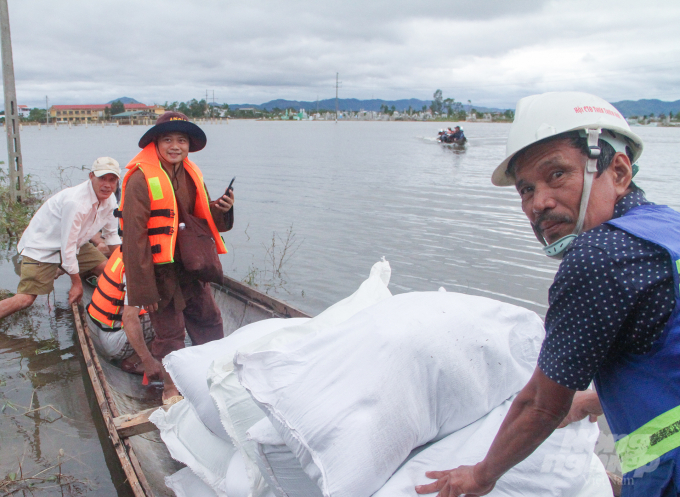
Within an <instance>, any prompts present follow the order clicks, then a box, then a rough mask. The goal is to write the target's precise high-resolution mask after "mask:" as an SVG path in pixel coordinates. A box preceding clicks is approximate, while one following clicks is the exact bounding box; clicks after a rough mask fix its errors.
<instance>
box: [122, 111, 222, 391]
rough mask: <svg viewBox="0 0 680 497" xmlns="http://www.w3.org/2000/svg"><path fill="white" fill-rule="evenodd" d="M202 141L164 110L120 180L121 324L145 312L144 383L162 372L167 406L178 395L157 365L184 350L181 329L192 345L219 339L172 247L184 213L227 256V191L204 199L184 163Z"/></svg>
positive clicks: (208, 298)
mask: <svg viewBox="0 0 680 497" xmlns="http://www.w3.org/2000/svg"><path fill="white" fill-rule="evenodd" d="M206 142H207V139H206V136H205V133H204V132H203V130H202V129H201V128H199V127H198V126H197V125H195V124H194V123H192V122H190V121H189V119H188V118H187V117H186V116H185V115H184V114H182V113H179V112H166V113H165V114H163V115H162V116H160V117H159V118H158V120H157V121H156V125H155V126H153V127H152V128H150V129H149V130H148V131H147V132H146V133H145V134H144V136H142V138H141V139H140V140H139V147H140V148H141V149H142V151H141V152H140V153H139V154H137V156H136V157H135V158H133V159H132V160H131V161H130V163H129V164H128V165H127V168H128V170H129V171H128V173H127V174H126V175H125V178H124V180H123V188H122V198H121V204H120V210H121V211H122V214H120V213H119V214H118V215H119V216H121V217H122V219H121V227H122V228H123V262H124V265H125V271H126V275H127V298H128V304H129V305H127V306H126V307H125V310H124V311H123V321H124V322H125V321H127V319H126V318H136V317H137V315H138V314H139V310H140V308H144V309H146V310H147V311H149V317H150V318H151V323H152V325H153V327H154V331H155V334H156V337H155V339H154V340H153V342H152V343H151V349H150V350H147V349H146V345H145V344H143V341H142V344H143V346H142V349H144V350H142V354H140V360H141V362H142V363H143V366H144V369H145V370H146V371H147V374H148V373H149V372H150V371H153V374H152V375H151V376H152V378H151V379H155V378H157V377H158V376H159V375H161V374H162V376H163V380H164V392H163V402H164V403H166V404H168V403H173V402H176V401H177V400H180V399H181V397H180V396H179V392H178V391H177V389H176V388H175V386H174V385H173V383H172V380H171V379H170V377H169V375H168V374H167V373H166V372H165V371H164V370H162V368H161V366H160V364H159V361H160V360H161V359H162V358H163V357H165V356H166V355H167V354H169V353H170V352H172V351H173V350H179V349H181V348H183V347H184V336H185V328H186V331H187V332H188V333H189V336H190V337H191V341H192V342H193V343H194V344H202V343H206V342H209V341H211V340H217V339H219V338H223V337H224V331H223V327H222V316H221V313H220V310H219V308H218V307H217V304H216V303H215V300H214V298H213V296H212V293H211V291H210V286H209V284H208V283H205V282H202V281H199V280H198V279H196V278H195V277H194V276H192V275H190V274H188V273H187V272H186V271H185V270H184V266H183V265H182V254H181V253H180V251H179V250H178V247H179V245H178V244H177V243H176V242H177V233H178V231H179V229H181V228H182V227H183V224H181V223H184V221H186V219H183V218H182V216H183V215H190V216H195V217H197V218H199V221H200V222H203V223H206V225H207V226H208V227H209V229H210V232H211V237H212V239H213V240H214V243H215V249H216V251H217V253H220V254H223V253H226V251H227V250H226V247H225V245H224V241H223V240H222V237H221V236H220V234H219V232H221V231H227V230H229V229H231V228H232V226H233V222H234V216H233V212H234V211H233V208H232V206H233V202H234V194H233V191H231V190H230V191H229V195H224V196H222V197H220V198H218V199H217V200H216V201H211V200H210V198H209V196H208V191H207V189H206V186H205V183H204V182H203V175H202V173H201V171H200V169H199V168H198V166H196V164H194V163H193V162H192V161H190V160H189V159H188V158H187V156H188V154H189V152H197V151H199V150H202V149H203V148H204V147H205V145H206ZM182 213H185V214H182ZM185 256H186V254H185ZM126 313H128V314H129V316H126ZM138 353H139V352H138ZM142 356H143V357H142Z"/></svg>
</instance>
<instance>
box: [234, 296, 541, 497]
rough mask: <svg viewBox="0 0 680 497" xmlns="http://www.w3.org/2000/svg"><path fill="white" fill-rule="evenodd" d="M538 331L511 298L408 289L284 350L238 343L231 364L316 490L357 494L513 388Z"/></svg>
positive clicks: (338, 495)
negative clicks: (251, 348)
mask: <svg viewBox="0 0 680 497" xmlns="http://www.w3.org/2000/svg"><path fill="white" fill-rule="evenodd" d="M544 333H545V332H544V329H543V323H542V321H541V319H540V318H539V317H538V316H537V315H536V314H535V313H533V312H531V311H528V310H526V309H522V308H520V307H516V306H513V305H510V304H505V303H501V302H498V301H494V300H490V299H486V298H482V297H473V296H469V295H462V294H456V293H445V292H421V293H407V294H402V295H397V296H394V297H392V298H390V299H386V300H384V301H382V302H380V303H378V304H376V305H374V306H372V307H370V308H368V309H366V310H364V311H362V312H360V313H358V314H357V315H355V316H354V317H353V318H352V319H349V320H347V321H345V322H344V323H342V324H340V325H338V326H335V327H334V328H332V329H326V330H324V332H323V333H316V334H314V335H312V336H309V337H307V339H305V340H301V341H298V342H296V343H294V344H291V345H289V346H288V347H287V348H286V349H282V350H265V351H258V352H250V353H248V352H246V351H243V350H240V351H239V352H238V353H237V354H236V356H235V358H234V365H235V368H236V372H237V373H238V376H239V380H240V382H241V384H242V385H243V386H244V387H245V388H247V389H248V390H249V391H250V393H251V394H252V396H253V398H254V399H255V400H256V401H257V402H258V403H260V404H261V405H262V406H263V407H264V408H265V409H266V411H267V416H268V417H269V418H270V420H271V421H272V423H273V425H274V426H275V428H276V430H277V431H278V432H279V434H280V435H281V437H282V438H283V439H284V441H285V443H286V445H287V446H288V447H289V448H290V449H291V450H292V451H293V453H294V454H295V457H296V458H297V459H298V460H299V461H300V463H301V465H302V468H303V469H304V471H305V472H306V473H307V474H308V475H309V476H310V478H311V479H312V480H313V481H314V482H315V483H316V484H317V485H318V486H319V488H321V490H322V492H323V495H324V496H326V497H330V496H333V497H345V496H347V497H361V496H368V495H371V494H372V493H374V492H376V491H377V490H378V489H379V488H380V487H381V486H382V485H384V483H385V482H386V481H387V479H388V478H389V477H390V476H391V475H392V473H393V472H394V471H395V470H396V469H397V468H398V467H399V465H400V464H401V463H402V462H403V461H404V459H406V457H407V456H408V455H409V453H410V452H411V451H412V450H413V449H414V448H416V447H419V446H421V445H423V444H425V443H427V442H430V441H432V440H438V439H441V438H443V437H445V436H446V435H449V434H450V433H452V432H454V431H456V430H458V429H460V428H462V427H464V426H466V425H468V424H470V423H472V422H474V421H476V420H477V419H479V418H481V417H482V416H484V415H486V414H487V413H489V412H490V411H491V410H492V409H494V408H495V407H497V406H499V405H500V404H501V403H502V402H503V401H505V400H506V399H507V398H509V397H510V396H511V395H513V394H515V393H516V392H518V391H519V390H520V389H521V388H522V387H523V386H524V385H525V384H526V382H527V381H528V380H529V378H530V376H531V374H532V372H533V370H534V367H535V365H536V360H537V358H538V353H539V351H540V346H541V343H542V341H543V337H544ZM227 431H229V429H227Z"/></svg>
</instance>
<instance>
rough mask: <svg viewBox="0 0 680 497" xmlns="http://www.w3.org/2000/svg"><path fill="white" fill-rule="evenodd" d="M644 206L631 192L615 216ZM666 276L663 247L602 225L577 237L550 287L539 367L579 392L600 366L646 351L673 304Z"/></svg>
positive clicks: (668, 266)
mask: <svg viewBox="0 0 680 497" xmlns="http://www.w3.org/2000/svg"><path fill="white" fill-rule="evenodd" d="M650 203H651V202H648V201H647V200H646V199H645V196H644V193H643V192H642V191H640V190H638V191H634V192H632V193H629V194H628V195H626V196H625V197H624V198H623V199H621V200H620V201H619V202H618V203H617V204H616V207H615V209H614V216H613V217H614V218H617V217H620V216H622V215H623V214H625V213H626V212H628V211H629V210H630V209H632V208H633V207H636V206H638V205H643V204H650ZM672 271H673V267H672V265H671V258H670V256H669V255H668V252H666V250H665V249H663V248H661V247H660V246H658V245H655V244H653V243H650V242H648V241H646V240H642V239H640V238H636V237H634V236H633V235H630V234H629V233H627V232H625V231H623V230H620V229H618V228H615V227H613V226H610V225H608V224H602V225H600V226H598V227H596V228H593V229H591V230H589V231H586V232H585V233H582V234H581V235H580V236H579V237H578V238H576V239H575V240H574V241H573V242H572V244H571V246H570V247H569V248H568V249H567V251H566V254H565V256H564V259H563V260H562V263H561V264H560V267H559V269H558V271H557V274H556V275H555V281H554V282H553V284H552V286H551V287H550V293H549V304H550V307H549V309H548V313H547V314H546V318H545V329H546V338H545V341H544V342H543V347H542V349H541V354H540V357H539V360H538V367H539V368H540V369H541V371H543V372H544V373H545V375H546V376H548V377H549V378H550V379H552V380H553V381H555V382H557V383H559V384H560V385H563V386H565V387H568V388H571V389H574V390H585V389H586V388H587V387H588V385H589V384H590V382H591V381H592V379H593V378H594V376H595V374H596V373H597V370H598V368H599V367H600V366H601V365H602V364H605V363H608V362H609V361H616V360H617V358H618V357H620V356H621V354H623V353H631V354H644V353H646V352H648V351H649V350H650V349H651V346H652V344H653V343H654V341H655V340H656V339H657V338H658V337H659V336H660V335H661V333H662V331H663V329H664V327H665V325H666V322H667V321H668V319H669V318H670V315H671V312H672V311H673V308H674V306H675V295H674V289H673V273H672Z"/></svg>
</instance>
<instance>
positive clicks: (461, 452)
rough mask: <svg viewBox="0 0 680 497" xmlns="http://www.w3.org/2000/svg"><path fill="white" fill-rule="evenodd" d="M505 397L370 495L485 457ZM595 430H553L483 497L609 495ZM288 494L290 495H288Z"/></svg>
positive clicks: (410, 489) (392, 494)
mask: <svg viewBox="0 0 680 497" xmlns="http://www.w3.org/2000/svg"><path fill="white" fill-rule="evenodd" d="M511 403H512V402H511V400H508V401H506V402H504V403H503V404H501V405H500V406H498V407H497V408H496V409H494V410H493V411H491V412H490V413H489V414H487V415H486V416H485V417H483V418H482V419H480V420H478V421H476V422H474V423H473V424H471V425H469V426H466V427H465V428H462V429H461V430H458V431H456V432H454V433H453V434H451V435H449V436H447V437H446V438H444V439H443V440H440V441H439V442H437V443H435V444H433V445H431V446H429V447H427V448H426V449H424V450H423V451H421V452H419V453H417V454H416V455H415V456H414V457H413V458H411V459H410V460H409V461H408V462H406V463H405V464H404V465H403V466H402V467H401V468H399V470H398V471H397V472H396V473H395V474H394V475H393V476H392V477H391V478H390V479H389V480H388V481H387V483H386V484H385V485H384V486H383V487H382V488H381V489H380V490H379V491H378V492H376V493H375V494H374V496H373V497H414V496H415V495H417V494H416V493H415V487H416V485H423V484H427V483H431V482H432V481H433V480H431V479H429V478H427V477H426V476H425V472H426V471H442V470H449V469H453V468H457V467H458V466H461V465H473V464H476V463H478V462H479V461H481V460H482V459H484V456H486V453H487V452H488V450H489V447H490V446H491V442H493V439H494V438H495V436H496V433H497V432H498V430H499V428H500V426H501V423H502V422H503V419H505V416H506V415H507V413H508V410H509V409H510V404H511ZM599 433H600V430H599V429H598V427H597V423H590V422H589V421H588V420H587V419H585V420H583V421H580V422H577V423H572V424H570V425H568V426H566V427H565V428H562V429H560V430H555V432H554V433H553V434H552V435H551V436H550V437H549V438H548V439H547V440H546V441H545V442H543V444H541V445H540V446H539V447H538V448H537V449H536V450H535V451H534V452H533V453H532V454H531V455H530V456H529V457H528V458H526V459H525V460H524V461H522V462H521V463H519V464H518V465H517V466H515V467H514V468H512V469H510V470H509V471H508V472H507V473H505V474H504V475H503V476H502V477H501V479H500V480H499V481H498V483H497V484H496V486H495V488H494V489H493V490H492V491H491V493H490V494H488V497H519V496H522V497H551V496H552V497H611V495H612V489H611V486H610V485H609V480H608V478H607V473H606V472H605V469H604V467H603V466H602V463H601V462H600V459H599V458H598V457H597V456H595V455H594V454H593V449H594V447H595V443H596V442H597V437H598V434H599ZM290 495H293V494H290Z"/></svg>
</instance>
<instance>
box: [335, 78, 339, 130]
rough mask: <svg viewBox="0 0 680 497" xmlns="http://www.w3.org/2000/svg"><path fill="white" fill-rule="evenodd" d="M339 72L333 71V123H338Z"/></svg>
mask: <svg viewBox="0 0 680 497" xmlns="http://www.w3.org/2000/svg"><path fill="white" fill-rule="evenodd" d="M339 76H340V73H337V72H336V73H335V124H338V88H340V81H338V77H339Z"/></svg>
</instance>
